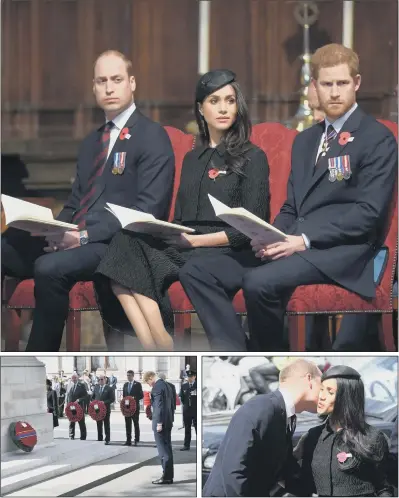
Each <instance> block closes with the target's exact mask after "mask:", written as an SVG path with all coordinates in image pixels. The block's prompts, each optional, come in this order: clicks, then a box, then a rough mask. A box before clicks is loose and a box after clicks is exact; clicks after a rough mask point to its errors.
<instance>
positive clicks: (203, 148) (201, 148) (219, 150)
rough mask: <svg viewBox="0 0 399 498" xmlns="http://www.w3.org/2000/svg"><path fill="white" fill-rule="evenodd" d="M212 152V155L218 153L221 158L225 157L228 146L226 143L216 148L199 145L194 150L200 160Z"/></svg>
mask: <svg viewBox="0 0 399 498" xmlns="http://www.w3.org/2000/svg"><path fill="white" fill-rule="evenodd" d="M209 150H211V151H212V153H213V151H216V152H217V153H218V155H219V156H220V157H223V156H224V155H225V153H226V146H225V145H224V143H220V144H219V145H217V146H216V147H209V145H199V146H198V147H196V148H195V149H194V152H195V154H196V156H197V158H198V159H199V158H200V157H201V156H202V155H203V154H204V153H205V152H206V151H209Z"/></svg>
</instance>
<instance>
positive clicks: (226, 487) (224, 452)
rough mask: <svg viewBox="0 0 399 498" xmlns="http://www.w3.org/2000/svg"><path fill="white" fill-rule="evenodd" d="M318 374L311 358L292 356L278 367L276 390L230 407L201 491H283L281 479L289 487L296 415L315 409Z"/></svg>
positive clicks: (293, 470) (293, 466)
mask: <svg viewBox="0 0 399 498" xmlns="http://www.w3.org/2000/svg"><path fill="white" fill-rule="evenodd" d="M321 375H322V373H321V371H320V370H319V368H318V367H317V366H316V365H315V364H314V363H313V362H310V361H308V360H305V359H304V358H299V359H296V360H294V361H293V362H291V363H289V364H288V365H287V366H286V367H284V368H283V369H282V370H281V372H280V378H279V389H278V390H277V391H274V392H272V393H268V394H259V395H258V396H255V397H254V398H252V399H250V400H249V401H247V402H246V403H244V405H242V406H241V407H240V408H239V409H238V410H237V411H236V412H235V414H234V415H233V417H232V419H231V421H230V423H229V426H228V428H227V431H226V434H225V436H224V438H223V441H222V443H221V445H220V447H219V449H218V452H217V455H216V460H215V463H214V466H213V468H212V471H211V473H210V476H209V477H208V480H207V482H206V483H205V486H204V488H203V491H202V496H283V494H278V493H281V489H280V488H281V486H280V484H279V483H283V482H284V487H285V489H286V490H288V491H290V486H291V483H292V482H293V480H294V478H295V476H296V475H297V464H296V462H295V459H294V457H293V454H292V449H293V448H292V435H293V434H294V431H295V426H296V414H297V413H301V412H303V411H308V412H316V411H317V403H318V396H319V391H320V385H321ZM288 496H290V495H288ZM292 496H295V495H292ZM297 496H304V495H297Z"/></svg>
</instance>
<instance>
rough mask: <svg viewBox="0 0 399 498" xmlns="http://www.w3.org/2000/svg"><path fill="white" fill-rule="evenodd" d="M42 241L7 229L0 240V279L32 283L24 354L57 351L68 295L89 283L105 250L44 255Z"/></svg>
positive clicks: (102, 246)
mask: <svg viewBox="0 0 399 498" xmlns="http://www.w3.org/2000/svg"><path fill="white" fill-rule="evenodd" d="M46 245H47V244H46V243H45V241H44V239H43V238H42V237H31V236H30V234H29V233H28V232H23V231H21V230H16V229H12V228H9V229H8V230H7V231H6V232H5V234H4V235H3V236H2V240H1V255H2V258H1V265H2V266H1V270H2V278H3V277H4V275H10V276H13V277H19V278H32V277H33V278H34V279H35V301H36V304H35V310H34V312H33V324H32V331H31V334H30V337H29V341H28V345H27V348H26V351H32V352H33V351H35V352H37V351H48V352H54V351H58V350H59V348H60V344H61V340H62V333H63V330H64V325H65V321H66V319H67V316H68V304H69V291H70V290H71V288H72V287H73V286H74V285H75V283H76V282H79V281H90V280H92V278H93V273H94V271H95V270H96V268H97V266H98V264H99V262H100V260H101V258H102V256H103V255H104V254H105V250H106V248H107V245H106V244H103V243H92V244H87V245H85V246H81V247H77V248H75V249H71V250H67V251H59V252H53V253H45V252H44V251H43V248H44V247H45V246H46Z"/></svg>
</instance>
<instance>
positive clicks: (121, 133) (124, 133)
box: [119, 128, 129, 140]
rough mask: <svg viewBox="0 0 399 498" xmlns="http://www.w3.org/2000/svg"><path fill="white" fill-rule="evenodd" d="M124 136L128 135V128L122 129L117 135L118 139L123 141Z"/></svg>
mask: <svg viewBox="0 0 399 498" xmlns="http://www.w3.org/2000/svg"><path fill="white" fill-rule="evenodd" d="M126 135H129V128H123V130H122V131H121V132H120V134H119V139H120V140H125V138H126Z"/></svg>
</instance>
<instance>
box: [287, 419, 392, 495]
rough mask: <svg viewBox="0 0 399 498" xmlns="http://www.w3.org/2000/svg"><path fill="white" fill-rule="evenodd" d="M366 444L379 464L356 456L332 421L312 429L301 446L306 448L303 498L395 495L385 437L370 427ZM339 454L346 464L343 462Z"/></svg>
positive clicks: (303, 462) (303, 449)
mask: <svg viewBox="0 0 399 498" xmlns="http://www.w3.org/2000/svg"><path fill="white" fill-rule="evenodd" d="M366 441H367V446H368V447H369V448H370V449H371V451H372V453H373V454H374V455H379V457H380V461H379V462H373V461H368V460H366V459H362V458H360V457H359V456H358V455H356V453H354V452H353V451H351V450H350V449H349V448H348V446H347V445H346V444H345V443H344V442H343V441H342V438H341V434H340V432H334V431H333V430H332V429H331V428H330V425H329V423H328V422H326V423H325V424H323V425H321V426H318V427H314V428H313V429H310V431H309V432H308V433H307V434H306V435H305V436H304V437H303V439H302V440H301V441H300V444H299V445H303V446H302V448H301V457H300V458H301V459H302V465H301V466H302V475H301V491H302V494H301V495H300V496H310V495H311V494H312V493H317V495H318V496H393V494H392V488H391V486H390V485H389V483H388V481H387V478H386V473H385V466H386V461H387V457H388V454H389V450H388V442H387V440H386V438H385V435H384V434H383V433H382V432H381V431H378V430H377V429H375V428H373V427H370V429H369V431H368V433H367V436H366ZM295 451H297V450H295ZM339 454H342V456H343V460H345V461H342V459H341V462H340V461H339V459H338V455H339ZM345 454H346V455H345ZM298 496H299V495H298Z"/></svg>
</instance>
